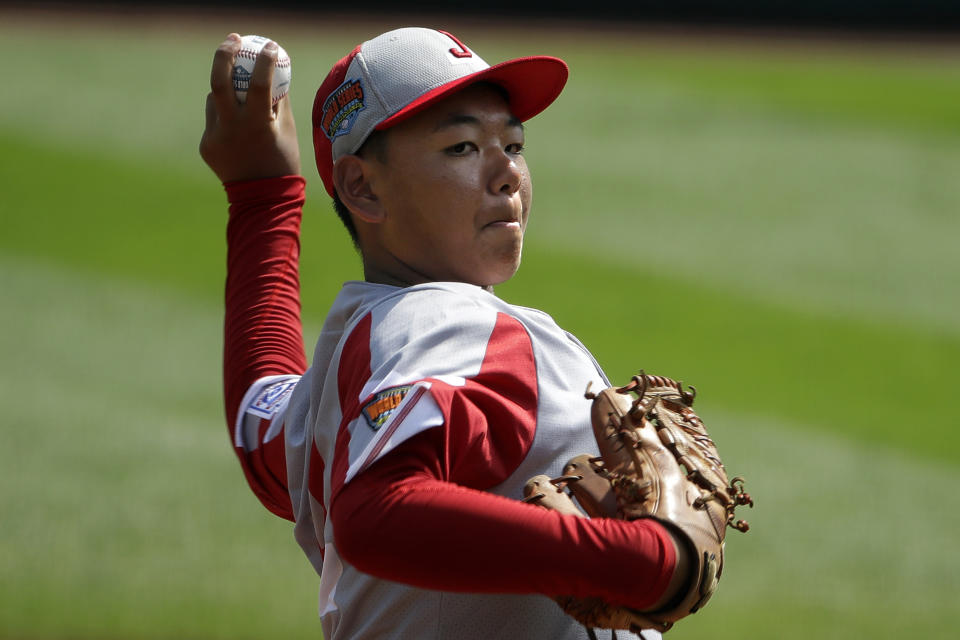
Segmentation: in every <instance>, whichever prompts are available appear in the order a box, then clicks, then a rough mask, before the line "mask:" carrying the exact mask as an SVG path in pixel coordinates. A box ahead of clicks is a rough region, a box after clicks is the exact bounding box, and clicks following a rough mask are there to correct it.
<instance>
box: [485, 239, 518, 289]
mask: <svg viewBox="0 0 960 640" xmlns="http://www.w3.org/2000/svg"><path fill="white" fill-rule="evenodd" d="M522 253H523V242H517V243H516V244H515V245H513V246H511V247H510V248H509V249H507V248H504V249H503V250H502V251H500V252H497V253H496V254H494V255H493V256H490V259H489V260H488V261H486V262H485V263H484V265H483V268H482V269H481V270H480V273H482V275H481V276H480V277H479V278H478V280H480V282H477V284H479V285H480V286H482V287H492V286H496V285H498V284H503V283H504V282H506V281H507V280H509V279H510V278H512V277H513V276H514V274H516V273H517V269H519V268H520V259H521V257H522Z"/></svg>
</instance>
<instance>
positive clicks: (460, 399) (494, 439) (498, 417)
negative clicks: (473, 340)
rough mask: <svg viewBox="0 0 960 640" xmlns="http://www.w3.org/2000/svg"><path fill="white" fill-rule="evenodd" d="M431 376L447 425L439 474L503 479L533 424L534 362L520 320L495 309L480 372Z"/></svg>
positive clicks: (475, 480)
mask: <svg viewBox="0 0 960 640" xmlns="http://www.w3.org/2000/svg"><path fill="white" fill-rule="evenodd" d="M431 382H432V386H431V388H430V392H431V394H432V395H433V397H434V399H435V400H436V402H437V404H438V405H439V406H440V410H441V411H442V412H443V415H444V418H445V419H446V425H447V429H446V431H447V452H446V453H447V460H446V465H445V475H446V477H445V478H442V479H444V480H448V481H450V482H456V483H457V484H462V485H464V486H468V487H473V488H477V489H487V488H490V487H493V486H495V485H497V484H500V483H501V482H503V481H504V480H505V479H506V478H507V477H508V476H509V475H510V474H511V473H513V471H514V469H516V468H517V466H519V464H520V462H521V461H523V458H524V457H525V456H526V454H527V451H529V450H530V446H531V445H532V444H533V437H534V435H535V434H536V428H537V368H536V361H535V359H534V355H533V344H532V343H531V341H530V336H529V335H528V334H527V331H526V329H525V328H524V326H523V325H522V324H521V323H520V321H519V320H517V319H516V318H513V317H512V316H509V315H506V314H504V313H498V314H497V321H496V324H495V326H494V328H493V331H492V332H491V334H490V339H489V341H488V343H487V350H486V353H485V355H484V358H483V364H482V365H481V367H480V372H479V373H478V374H477V375H476V376H474V377H473V378H470V379H467V381H466V384H464V385H463V386H462V387H461V386H454V385H450V384H446V383H444V382H442V381H440V380H431Z"/></svg>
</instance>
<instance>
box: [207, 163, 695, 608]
mask: <svg viewBox="0 0 960 640" xmlns="http://www.w3.org/2000/svg"><path fill="white" fill-rule="evenodd" d="M226 188H227V195H228V199H229V201H230V220H229V223H228V226H227V242H228V261H227V270H228V271H227V284H226V320H225V327H224V340H225V344H224V396H225V402H226V412H227V421H228V425H230V428H231V429H232V428H233V425H234V424H235V418H236V414H237V411H238V408H239V404H240V401H241V399H242V398H243V395H244V393H245V392H246V390H247V389H248V388H249V386H250V385H251V384H252V383H253V382H255V381H256V380H257V379H259V378H261V377H264V376H268V375H280V374H302V373H303V372H304V371H305V370H306V359H305V357H304V350H303V340H302V337H301V324H300V301H299V278H298V258H299V250H300V244H299V229H300V219H301V207H302V205H303V201H304V182H303V179H302V178H300V177H299V176H287V177H283V178H272V179H266V180H259V181H252V182H245V183H234V184H230V185H227V187H226ZM444 428H447V427H437V428H434V429H430V430H428V431H426V432H424V433H421V434H420V435H418V436H416V437H414V438H411V439H410V440H408V441H406V442H404V443H403V444H401V445H400V446H398V447H397V448H396V449H394V450H393V451H391V452H390V453H389V454H387V455H386V456H384V457H383V458H382V459H380V460H378V461H377V462H376V463H375V464H374V465H372V466H371V467H370V468H369V469H367V470H366V471H364V472H363V473H361V474H359V475H358V476H357V477H356V478H354V479H353V480H352V481H351V482H350V483H348V484H347V485H346V486H345V487H344V488H343V490H342V491H341V492H340V493H339V494H338V496H337V499H336V501H335V503H334V504H333V505H329V508H330V517H331V519H332V522H333V527H334V532H335V538H336V546H337V549H338V552H339V553H340V555H341V557H343V558H344V559H345V560H346V561H347V562H350V563H351V564H352V565H354V566H355V567H357V568H358V569H360V570H361V571H365V572H367V573H370V574H371V575H375V576H378V577H381V578H384V579H389V580H396V581H399V582H404V583H408V584H412V585H414V586H419V587H423V588H429V589H440V590H449V591H461V592H475V593H544V594H547V595H573V596H579V597H591V596H593V597H601V598H604V599H605V600H607V601H609V602H613V603H617V604H624V605H627V606H632V607H636V608H639V609H643V608H647V607H649V606H650V605H651V604H652V603H653V602H655V601H657V600H658V599H659V597H660V596H661V595H662V594H663V592H664V590H665V589H666V588H667V585H668V583H669V581H670V578H671V576H672V573H673V569H674V565H675V561H676V560H675V550H674V547H673V542H672V539H671V537H670V534H669V533H667V531H666V530H665V529H664V528H663V527H662V526H661V525H660V524H658V523H656V522H654V521H652V520H642V521H635V522H624V521H619V520H611V519H594V520H587V519H584V518H576V517H573V516H563V515H561V514H558V513H556V512H552V511H548V510H545V509H542V508H539V507H533V506H531V505H526V504H523V503H521V502H518V501H516V500H509V499H506V498H503V497H500V496H496V495H493V494H490V493H486V492H483V491H478V490H475V489H470V488H467V487H463V486H459V485H456V484H453V483H451V482H446V481H444V480H443V479H442V471H441V469H442V467H443V464H442V460H443V456H444V455H446V453H445V446H446V443H445V441H444V438H443V431H442V429H444ZM238 454H239V455H241V462H242V463H244V461H243V457H242V453H240V452H238ZM275 475H277V477H280V478H284V477H286V476H285V473H279V472H278V473H277V474H275ZM385 541H389V544H384V542H385ZM639 577H646V578H647V579H646V580H642V579H639V580H638V578H639Z"/></svg>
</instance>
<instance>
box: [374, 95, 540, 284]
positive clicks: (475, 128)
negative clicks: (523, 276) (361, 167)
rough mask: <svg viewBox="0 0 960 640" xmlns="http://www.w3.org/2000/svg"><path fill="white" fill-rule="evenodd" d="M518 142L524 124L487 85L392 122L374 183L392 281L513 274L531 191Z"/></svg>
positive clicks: (493, 280)
mask: <svg viewBox="0 0 960 640" xmlns="http://www.w3.org/2000/svg"><path fill="white" fill-rule="evenodd" d="M523 142H524V136H523V126H522V125H521V124H520V122H519V121H518V120H517V119H516V118H514V117H513V115H512V114H511V113H510V110H509V108H508V106H507V102H506V101H505V99H504V98H503V96H502V95H501V94H500V92H499V91H497V90H496V89H495V88H493V87H490V86H485V85H477V86H473V87H469V88H467V89H464V90H463V91H460V92H458V93H456V94H454V95H453V96H451V97H449V98H447V99H445V100H443V101H441V102H439V103H437V104H436V105H434V106H432V107H430V108H429V109H427V110H426V111H424V112H422V113H420V114H417V115H416V116H414V117H412V118H411V119H410V120H407V121H405V122H403V123H401V124H399V125H397V126H396V127H393V128H391V129H390V130H389V134H388V137H387V141H386V158H385V160H386V162H385V163H383V164H379V165H378V164H376V163H374V164H375V165H376V166H375V168H374V174H373V176H372V180H371V188H372V190H373V191H374V193H376V196H377V198H378V199H379V200H380V202H381V205H382V207H383V211H384V213H385V217H384V220H383V222H382V227H381V232H382V233H381V234H380V242H381V244H382V248H383V250H385V252H386V254H387V256H386V258H387V260H386V262H387V263H388V265H387V268H389V269H390V270H392V271H393V275H394V277H395V278H396V279H397V280H399V281H401V282H404V283H407V284H416V283H418V282H433V281H443V280H447V281H457V282H469V283H472V284H476V285H479V286H488V285H494V284H498V283H501V282H504V281H506V280H508V279H510V277H511V276H513V274H514V273H515V272H516V270H517V268H518V267H519V266H520V251H521V248H522V246H523V234H524V230H525V229H526V226H527V217H528V215H529V212H530V202H531V197H532V193H533V192H532V187H531V184H530V173H529V171H528V170H527V163H526V161H525V160H524V157H523V154H522V152H523Z"/></svg>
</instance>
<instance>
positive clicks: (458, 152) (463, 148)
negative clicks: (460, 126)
mask: <svg viewBox="0 0 960 640" xmlns="http://www.w3.org/2000/svg"><path fill="white" fill-rule="evenodd" d="M476 148H477V147H476V145H475V144H473V143H472V142H458V143H457V144H455V145H451V146H449V147H447V153H449V154H450V155H454V156H462V155H466V154H467V153H469V152H470V151H472V150H473V149H476Z"/></svg>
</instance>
